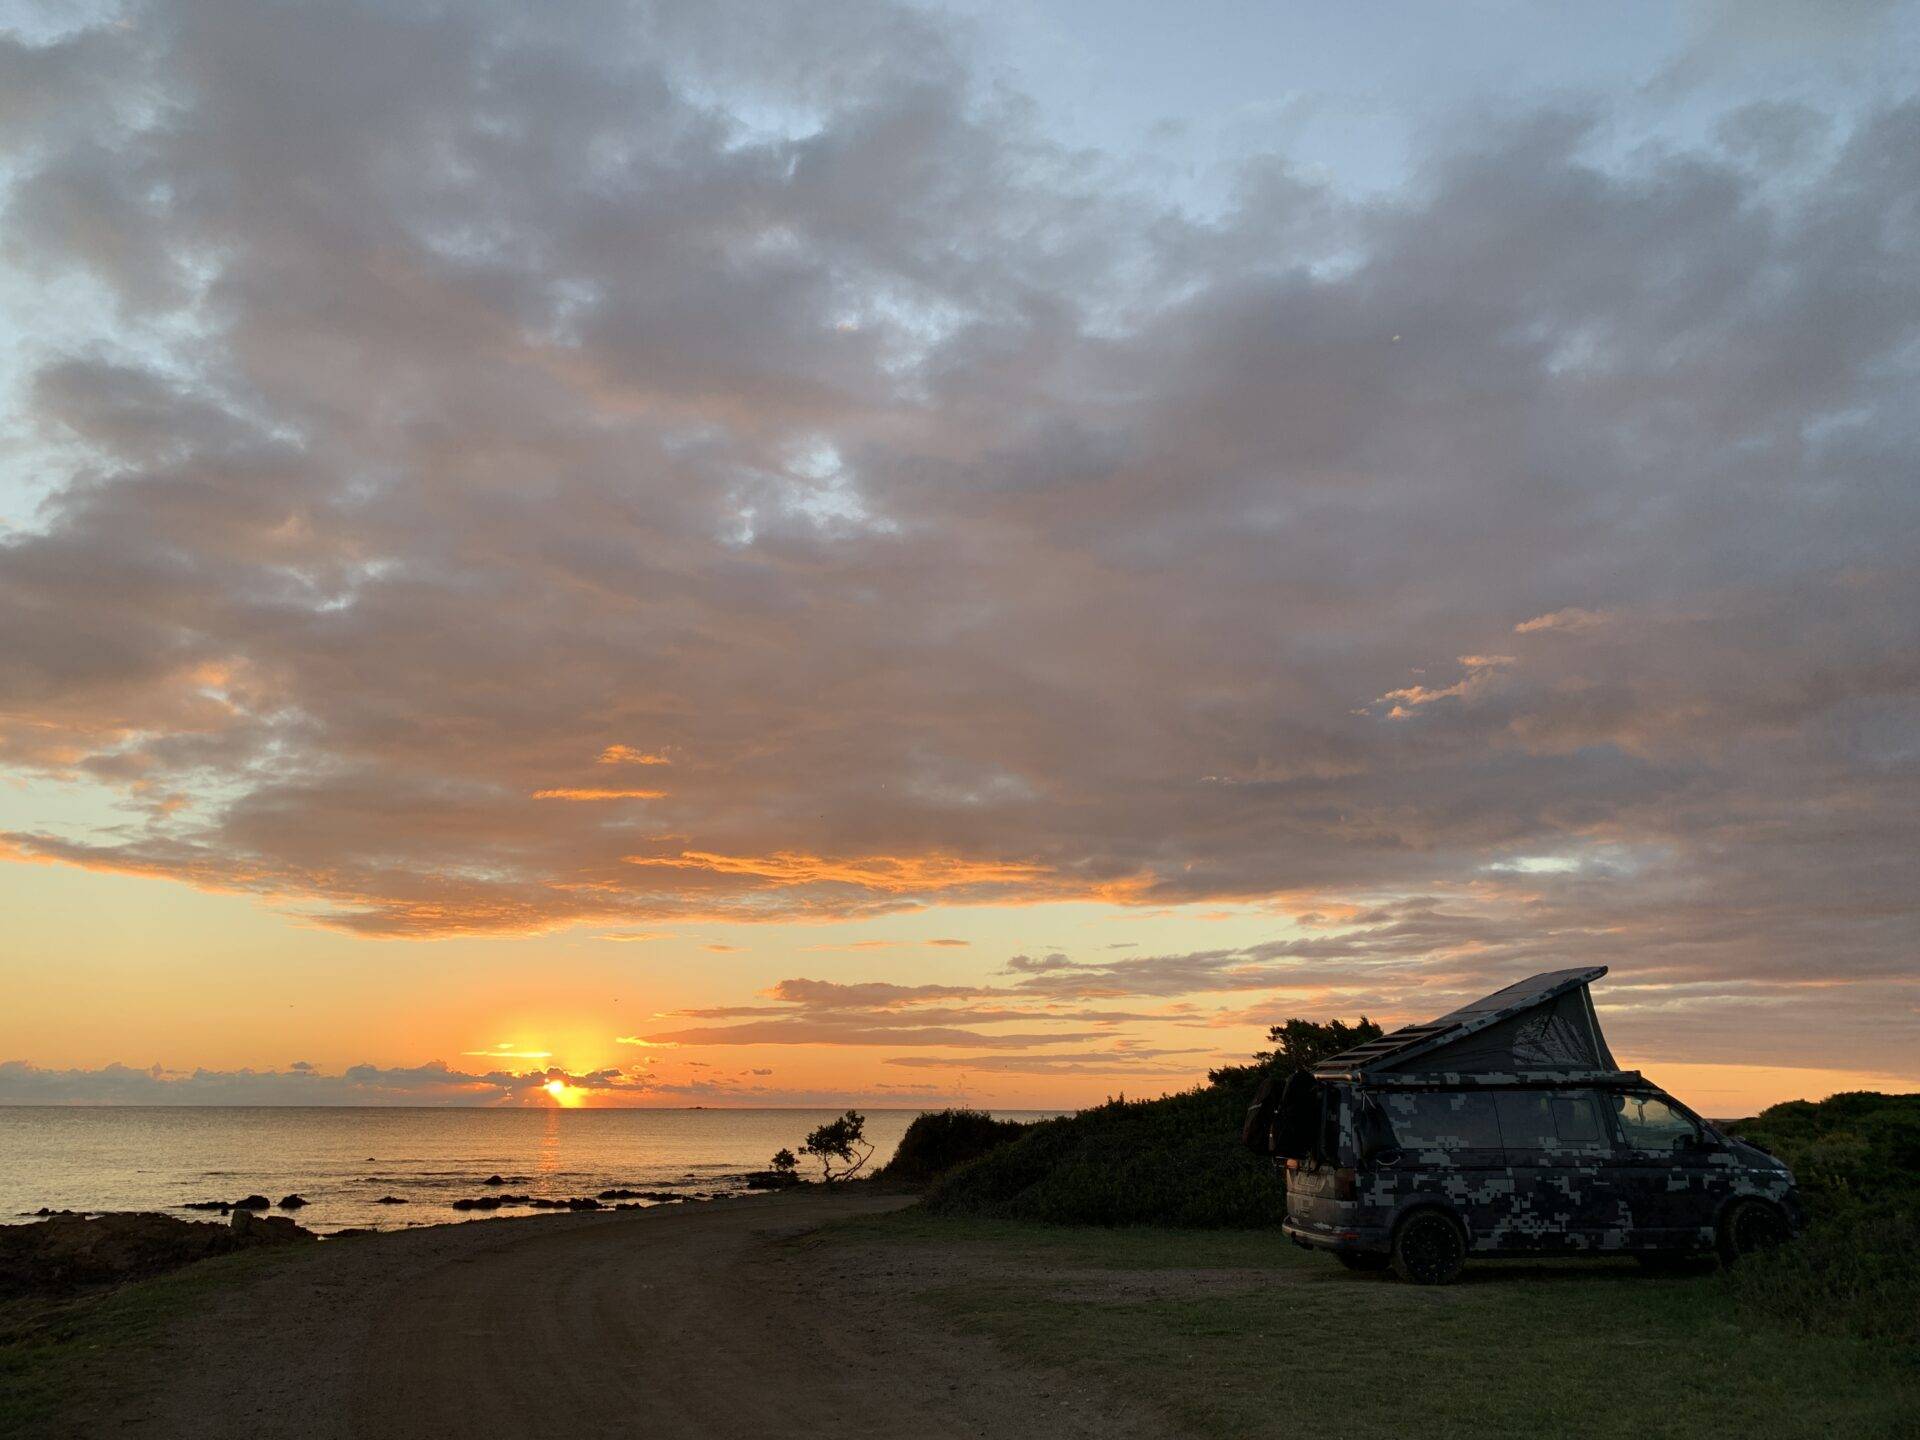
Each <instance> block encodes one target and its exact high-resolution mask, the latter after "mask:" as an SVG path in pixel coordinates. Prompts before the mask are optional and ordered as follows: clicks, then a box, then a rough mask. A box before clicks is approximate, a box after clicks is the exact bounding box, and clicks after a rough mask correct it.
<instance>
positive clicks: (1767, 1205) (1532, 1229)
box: [1247, 966, 1802, 1285]
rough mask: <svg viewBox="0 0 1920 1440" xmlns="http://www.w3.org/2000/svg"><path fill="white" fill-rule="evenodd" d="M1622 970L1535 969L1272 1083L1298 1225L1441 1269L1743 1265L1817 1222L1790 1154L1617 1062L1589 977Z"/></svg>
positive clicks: (1264, 1101) (1252, 1126)
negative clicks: (1514, 1262)
mask: <svg viewBox="0 0 1920 1440" xmlns="http://www.w3.org/2000/svg"><path fill="white" fill-rule="evenodd" d="M1606 973H1607V972H1606V968H1605V967H1604V966H1596V967H1593V968H1590V969H1582V970H1558V971H1553V972H1550V973H1548V974H1544V975H1535V976H1534V977H1533V978H1532V979H1530V980H1522V981H1520V982H1519V983H1518V984H1516V985H1509V986H1508V987H1507V988H1506V989H1504V990H1499V991H1496V992H1494V993H1493V994H1491V995H1489V996H1487V997H1486V998H1485V999H1483V1000H1479V1001H1476V1002H1475V1003H1474V1004H1472V1005H1468V1006H1466V1007H1465V1008H1464V1009H1460V1010H1455V1011H1454V1012H1452V1013H1451V1014H1449V1015H1443V1016H1442V1017H1441V1018H1440V1019H1438V1020H1435V1021H1432V1022H1431V1023H1429V1024H1426V1025H1413V1026H1409V1027H1407V1028H1406V1029H1403V1030H1398V1031H1395V1032H1394V1033H1393V1034H1391V1035H1386V1036H1383V1037H1381V1038H1380V1039H1378V1040H1375V1041H1372V1042H1371V1043H1369V1044H1366V1045H1361V1046H1358V1047H1356V1048H1354V1049H1352V1050H1348V1051H1346V1052H1344V1053H1342V1054H1340V1055H1336V1056H1334V1057H1333V1058H1332V1059H1329V1060H1325V1061H1322V1062H1321V1063H1320V1064H1318V1065H1316V1066H1314V1067H1313V1069H1312V1070H1311V1071H1301V1072H1299V1073H1297V1074H1295V1075H1292V1076H1289V1077H1287V1079H1286V1081H1285V1082H1284V1085H1279V1084H1270V1085H1269V1086H1268V1087H1263V1093H1262V1094H1261V1095H1260V1096H1259V1097H1258V1098H1257V1099H1256V1101H1255V1104H1254V1109H1253V1111H1252V1112H1251V1113H1250V1114H1249V1116H1248V1125H1247V1138H1248V1141H1249V1143H1250V1144H1254V1145H1255V1146H1256V1148H1264V1149H1265V1150H1267V1151H1268V1153H1270V1154H1272V1155H1273V1156H1275V1158H1276V1160H1277V1161H1278V1162H1279V1163H1280V1164H1282V1165H1283V1166H1284V1173H1285V1180H1286V1187H1287V1219H1286V1225H1285V1231H1286V1234H1287V1236H1288V1237H1289V1238H1290V1239H1292V1240H1293V1242H1294V1243H1295V1244H1298V1245H1303V1246H1307V1247H1311V1248H1314V1249H1320V1250H1326V1251H1330V1252H1331V1253H1332V1254H1333V1255H1334V1256H1335V1257H1336V1258H1337V1259H1339V1260H1340V1261H1341V1263H1343V1264H1345V1265H1346V1266H1348V1267H1349V1268H1351V1269H1355V1270H1384V1269H1386V1268H1387V1267H1388V1266H1391V1267H1392V1268H1393V1269H1394V1271H1395V1272H1396V1273H1397V1274H1398V1275H1399V1276H1400V1277H1401V1278H1402V1279H1404V1280H1408V1281H1412V1282H1414V1283H1416V1284H1422V1285H1439V1284H1445V1283H1447V1282H1448V1281H1450V1280H1453V1279H1454V1278H1455V1277H1456V1276H1458V1275H1459V1273H1460V1270H1461V1267H1462V1266H1463V1265H1464V1264H1465V1263H1466V1261H1467V1259H1468V1258H1469V1257H1470V1256H1471V1257H1475V1258H1478V1257H1481V1256H1543V1255H1572V1254H1587V1255H1614V1254H1629V1255H1635V1256H1638V1257H1640V1258H1642V1259H1643V1260H1645V1261H1646V1262H1647V1263H1648V1264H1650V1265H1656V1266H1657V1265H1666V1264H1673V1263H1675V1262H1680V1261H1685V1260H1688V1259H1690V1258H1692V1257H1695V1256H1701V1255H1709V1254H1713V1253H1718V1254H1719V1255H1720V1256H1721V1257H1722V1258H1723V1259H1725V1260H1728V1261H1731V1260H1733V1259H1734V1258H1736V1257H1737V1256H1739V1255H1742V1254H1745V1253H1747V1252H1748V1251H1751V1250H1755V1249H1759V1248H1763V1247H1765V1246H1769V1245H1774V1244H1778V1243H1780V1242H1781V1241H1784V1240H1787V1239H1789V1238H1790V1237H1792V1236H1793V1235H1795V1234H1796V1233H1798V1231H1799V1229H1800V1226H1801V1223H1802V1214H1801V1209H1800V1204H1799V1198H1798V1196H1797V1194H1796V1193H1795V1190H1794V1184H1793V1175H1792V1173H1791V1172H1790V1171H1789V1170H1788V1169H1787V1167H1786V1166H1785V1165H1783V1164H1781V1163H1780V1161H1778V1160H1776V1159H1774V1158H1773V1156H1771V1155H1769V1154H1767V1153H1766V1152H1765V1151H1763V1150H1761V1149H1759V1148H1758V1147H1756V1146H1753V1145H1750V1144H1747V1143H1745V1142H1743V1141H1741V1140H1737V1139H1734V1138H1732V1137H1731V1136H1728V1135H1725V1134H1723V1133H1722V1132H1721V1131H1719V1130H1718V1129H1716V1128H1715V1127H1714V1126H1713V1125H1712V1124H1711V1123H1710V1122H1708V1121H1706V1120H1703V1119H1701V1118H1700V1116H1698V1115H1696V1114H1695V1113H1694V1112H1693V1111H1692V1110H1689V1109H1688V1108H1687V1107H1686V1106H1685V1105H1683V1104H1681V1103H1680V1102H1679V1101H1678V1100H1675V1099H1674V1098H1673V1097H1672V1096H1671V1095H1668V1094H1666V1093H1664V1092H1663V1091H1662V1090H1660V1089H1659V1087H1658V1086H1656V1085H1653V1084H1652V1083H1651V1082H1649V1081H1648V1080H1646V1079H1645V1078H1643V1077H1642V1076H1641V1075H1640V1074H1639V1073H1638V1072H1636V1071H1631V1070H1621V1069H1619V1068H1618V1067H1617V1066H1616V1065H1615V1063H1614V1059H1613V1055H1612V1053H1611V1052H1610V1051H1609V1050H1608V1049H1607V1042H1606V1039H1605V1037H1604V1036H1602V1034H1601V1033H1600V1024H1599V1020H1598V1018H1597V1017H1596V1016H1595V1015H1594V1011H1593V1001H1592V998H1591V996H1590V995H1589V994H1588V989H1587V987H1588V986H1589V985H1591V984H1592V983H1593V982H1594V981H1595V980H1598V979H1599V978H1600V977H1601V976H1603V975H1605V974H1606Z"/></svg>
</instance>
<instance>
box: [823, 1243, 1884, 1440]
mask: <svg viewBox="0 0 1920 1440" xmlns="http://www.w3.org/2000/svg"><path fill="white" fill-rule="evenodd" d="M826 1243H827V1244H829V1245H831V1246H833V1247H835V1248H836V1249H837V1250H840V1251H841V1252H842V1254H843V1258H853V1259H856V1260H859V1261H862V1262H868V1263H871V1264H873V1265H877V1266H882V1267H891V1268H892V1269H893V1271H894V1274H895V1275H896V1276H897V1277H901V1280H903V1281H904V1283H906V1284H908V1285H909V1286H915V1287H916V1289H917V1293H918V1298H919V1300H920V1301H921V1303H923V1304H925V1305H926V1306H928V1307H930V1308H931V1310H932V1311H933V1312H935V1313H936V1314H937V1315H938V1316H940V1317H943V1318H944V1319H945V1320H946V1321H948V1322H950V1323H955V1324H958V1325H959V1326H961V1327H962V1328H963V1329H966V1330H969V1331H974V1332H978V1333H984V1334H986V1335H989V1336H991V1337H993V1338H994V1339H995V1340H997V1341H999V1342H1000V1343H1001V1344H1002V1345H1003V1346H1004V1347H1006V1349H1007V1351H1008V1353H1010V1354H1014V1355H1018V1356H1021V1357H1024V1358H1026V1359H1028V1360H1030V1361H1033V1362H1035V1363H1038V1364H1041V1365H1043V1366H1048V1367H1053V1368H1058V1369H1061V1370H1065V1371H1069V1372H1075V1373H1078V1374H1082V1375H1085V1376H1087V1377H1088V1378H1089V1379H1091V1380H1095V1381H1097V1382H1099V1383H1100V1384H1102V1385H1105V1386H1107V1387H1110V1388H1111V1389H1112V1390H1114V1391H1115V1392H1117V1393H1118V1394H1119V1395H1121V1396H1122V1397H1131V1398H1133V1399H1135V1400H1137V1402H1138V1403H1139V1404H1141V1405H1144V1406H1150V1407H1158V1408H1159V1409H1160V1410H1161V1412H1162V1413H1164V1414H1166V1415H1167V1416H1168V1418H1169V1419H1170V1420H1171V1421H1173V1422H1175V1423H1177V1424H1179V1425H1182V1426H1184V1427H1185V1428H1187V1429H1188V1430H1190V1431H1191V1432H1192V1433H1195V1434H1199V1435H1209V1436H1211V1435H1218V1436H1234V1437H1239V1436H1247V1437H1256V1436H1276V1437H1278V1436H1293V1435H1296V1434H1299V1433H1301V1432H1302V1431H1303V1430H1305V1431H1309V1432H1318V1433H1325V1434H1329V1435H1351V1434H1361V1435H1367V1434H1381V1435H1407V1434H1419V1435H1421V1436H1423V1437H1433V1440H1443V1437H1456V1436H1457V1437H1461V1440H1495V1437H1502V1436H1515V1437H1521V1436H1525V1437H1528V1440H1541V1437H1551V1436H1570V1437H1571V1436H1578V1437H1594V1440H1606V1437H1614V1436H1618V1437H1622V1440H1627V1437H1632V1440H1647V1437H1676V1440H1678V1437H1695V1436H1700V1437H1706V1436H1713V1437H1722V1436H1766V1437H1782V1440H1790V1437H1796V1436H1822V1437H1854V1436H1863V1437H1864V1436H1872V1437H1891V1436H1914V1435H1920V1359H1916V1357H1915V1355H1914V1354H1913V1352H1912V1351H1911V1350H1909V1349H1906V1348H1904V1347H1900V1346H1893V1345H1887V1344H1884V1343H1881V1344H1875V1343H1871V1342H1868V1341H1863V1340H1860V1339H1856V1338H1851V1337H1845V1336H1824V1335H1807V1334H1804V1333H1797V1332H1795V1331H1793V1330H1791V1329H1788V1328H1775V1327H1772V1326H1769V1325H1766V1324H1754V1323H1751V1322H1750V1321H1748V1320H1745V1319H1743V1315H1744V1313H1745V1312H1742V1311H1740V1310H1738V1309H1737V1308H1736V1306H1735V1304H1734V1299H1733V1296H1732V1295H1731V1294H1730V1293H1729V1290H1728V1287H1727V1285H1726V1283H1725V1281H1724V1279H1723V1277H1721V1276H1720V1275H1718V1274H1713V1273H1709V1274H1704V1275H1699V1276H1690V1277H1685V1278H1677V1279H1676V1278H1668V1277H1653V1276H1649V1275H1647V1274H1645V1273H1644V1272H1642V1271H1641V1270H1640V1269H1639V1267H1638V1266H1636V1265H1634V1264H1633V1263H1632V1262H1631V1261H1624V1260H1623V1261H1597V1262H1580V1263H1566V1264H1552V1263H1539V1262H1484V1263H1480V1264H1477V1265H1472V1266H1469V1268H1468V1271H1467V1275H1466V1277H1465V1278H1464V1279H1463V1280H1462V1282H1461V1283H1459V1284H1457V1285H1454V1286H1449V1287H1442V1288H1426V1287H1417V1286H1411V1285H1404V1284H1400V1283H1398V1282H1396V1281H1394V1280H1393V1279H1391V1278H1389V1277H1385V1276H1377V1275H1356V1274H1352V1273H1350V1272H1348V1271H1346V1270H1344V1269H1342V1268H1341V1267H1340V1266H1338V1265H1337V1264H1336V1263H1335V1262H1334V1261H1333V1260H1332V1259H1330V1258H1328V1257H1326V1256H1321V1255H1315V1254H1310V1253H1308V1252H1304V1251H1301V1250H1298V1249H1295V1248H1294V1247H1293V1246H1291V1245H1288V1244H1285V1243H1283V1242H1281V1241H1280V1240H1279V1238H1278V1237H1277V1236H1275V1235H1273V1234H1272V1233H1271V1232H1264V1233H1263V1232H1249V1231H1184V1232H1181V1231H1166V1230H1144V1229H1117V1230H1107V1229H1094V1228H1078V1227H1075V1228H1068V1227H1058V1226H1045V1225H1035V1224H1030V1223H1024V1222H1012V1221H989V1220H974V1219H964V1218H960V1219H955V1218H947V1217H938V1216H930V1215H927V1214H925V1213H924V1212H921V1211H917V1210H916V1211H908V1212H904V1213H902V1214H900V1215H896V1216H889V1217H886V1218H884V1219H880V1220H874V1221H863V1222H859V1223H852V1224H847V1225H843V1226H839V1227H836V1228H835V1229H834V1230H833V1231H831V1232H830V1234H829V1237H828V1239H827V1241H826ZM917 1251H926V1252H929V1253H932V1252H937V1253H938V1254H939V1255H940V1257H941V1263H940V1264H938V1265H935V1266H929V1267H926V1268H925V1269H924V1270H922V1271H920V1276H921V1278H920V1280H919V1281H916V1280H915V1279H914V1276H915V1274H916V1267H915V1266H914V1264H913V1263H912V1261H913V1257H914V1255H915V1253H916V1252H917ZM976 1262H977V1263H976ZM1175 1270H1177V1271H1186V1272H1192V1274H1191V1276H1190V1277H1182V1278H1190V1279H1191V1281H1192V1284H1191V1285H1190V1286H1188V1287H1187V1288H1188V1289H1190V1290H1191V1291H1192V1293H1188V1294H1180V1293H1174V1294H1160V1295H1157V1296H1156V1295H1153V1294H1151V1293H1149V1294H1146V1295H1144V1296H1142V1295H1140V1294H1139V1293H1138V1292H1139V1291H1141V1290H1142V1289H1145V1290H1147V1291H1149V1292H1151V1291H1152V1290H1153V1289H1154V1288H1155V1287H1153V1286H1151V1285H1148V1286H1144V1287H1143V1286H1141V1285H1139V1284H1129V1283H1128V1276H1129V1275H1130V1274H1131V1275H1137V1274H1138V1273H1139V1272H1153V1271H1175ZM1208 1271H1214V1272H1220V1271H1240V1272H1251V1273H1242V1274H1240V1275H1229V1276H1223V1277H1219V1278H1218V1279H1215V1280H1213V1281H1211V1282H1210V1281H1209V1277H1208V1276H1207V1275H1206V1273H1205V1272H1208ZM1103 1279H1108V1280H1111V1281H1113V1282H1114V1283H1113V1284H1112V1285H1111V1286H1109V1287H1106V1288H1105V1289H1103V1285H1102V1282H1103ZM896 1283H899V1282H896ZM1160 1288H1161V1289H1162V1290H1165V1289H1166V1288H1168V1287H1165V1286H1162V1287H1160ZM1173 1288H1174V1289H1175V1290H1178V1289H1179V1288H1180V1287H1177V1286H1176V1287H1173ZM1129 1291H1132V1292H1134V1293H1133V1294H1129Z"/></svg>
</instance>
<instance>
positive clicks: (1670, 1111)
mask: <svg viewBox="0 0 1920 1440" xmlns="http://www.w3.org/2000/svg"><path fill="white" fill-rule="evenodd" d="M1608 1098H1609V1099H1611V1100H1612V1101H1613V1106H1614V1114H1615V1115H1616V1116H1617V1117H1618V1119H1619V1121H1620V1133H1621V1135H1622V1136H1623V1137H1624V1138H1625V1140H1626V1142H1627V1148H1628V1149H1630V1150H1650V1151H1653V1152H1655V1153H1656V1154H1670V1153H1671V1152H1673V1151H1675V1150H1678V1149H1679V1148H1680V1147H1681V1146H1682V1145H1684V1144H1686V1143H1687V1142H1688V1141H1691V1140H1695V1139H1697V1138H1699V1134H1700V1132H1699V1130H1698V1129H1696V1128H1695V1126H1694V1123H1693V1121H1691V1120H1689V1119H1688V1118H1687V1117H1686V1116H1685V1115H1682V1114H1681V1113H1680V1112H1679V1111H1678V1110H1676V1109H1674V1108H1673V1106H1671V1105H1669V1104H1668V1103H1667V1102H1666V1101H1664V1100H1662V1099H1660V1098H1659V1097H1658V1096H1655V1095H1613V1096H1609V1097H1608Z"/></svg>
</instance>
